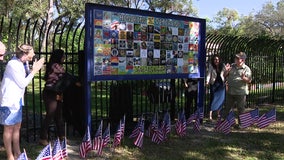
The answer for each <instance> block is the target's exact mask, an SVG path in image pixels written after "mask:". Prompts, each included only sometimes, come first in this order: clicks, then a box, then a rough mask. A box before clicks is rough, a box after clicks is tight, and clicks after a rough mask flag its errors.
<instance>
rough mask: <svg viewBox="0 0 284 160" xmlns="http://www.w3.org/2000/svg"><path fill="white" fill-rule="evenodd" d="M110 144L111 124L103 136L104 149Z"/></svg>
mask: <svg viewBox="0 0 284 160" xmlns="http://www.w3.org/2000/svg"><path fill="white" fill-rule="evenodd" d="M109 142H110V124H108V126H107V128H106V130H105V131H104V134H103V147H105V146H107V145H108V144H109Z"/></svg>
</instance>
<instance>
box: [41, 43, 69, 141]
mask: <svg viewBox="0 0 284 160" xmlns="http://www.w3.org/2000/svg"><path fill="white" fill-rule="evenodd" d="M64 61H65V53H64V51H63V50H61V49H56V50H54V52H53V53H52V54H51V56H50V59H49V62H48V63H47V64H46V70H45V76H44V80H45V86H44V89H43V101H44V105H45V110H46V116H45V119H44V121H43V125H42V127H41V130H40V140H39V144H41V145H44V146H46V145H47V144H48V129H49V125H50V124H51V123H52V121H53V120H54V121H55V126H56V135H57V137H59V138H60V140H62V139H63V138H64V136H65V135H64V121H63V113H62V108H63V90H62V89H60V84H59V83H64V82H62V79H63V77H64V75H65V69H64V67H63V62H64Z"/></svg>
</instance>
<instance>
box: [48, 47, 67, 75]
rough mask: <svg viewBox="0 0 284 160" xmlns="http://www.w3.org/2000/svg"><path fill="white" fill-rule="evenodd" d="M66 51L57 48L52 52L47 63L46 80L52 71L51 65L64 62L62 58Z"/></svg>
mask: <svg viewBox="0 0 284 160" xmlns="http://www.w3.org/2000/svg"><path fill="white" fill-rule="evenodd" d="M64 55H65V54H64V51H63V50H62V49H56V50H54V51H53V53H52V54H51V56H50V58H49V61H48V63H47V64H46V69H45V75H44V79H45V80H46V79H47V77H48V74H49V73H50V72H51V66H52V65H53V64H54V63H58V64H61V63H62V61H61V60H62V58H63V56H64Z"/></svg>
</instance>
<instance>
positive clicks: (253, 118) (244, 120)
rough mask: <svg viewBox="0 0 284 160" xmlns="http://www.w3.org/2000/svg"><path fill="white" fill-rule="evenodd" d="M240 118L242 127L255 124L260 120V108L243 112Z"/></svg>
mask: <svg viewBox="0 0 284 160" xmlns="http://www.w3.org/2000/svg"><path fill="white" fill-rule="evenodd" d="M239 118H240V122H241V126H242V128H247V127H249V126H251V125H253V124H254V123H256V122H257V120H258V108H256V109H254V110H252V111H249V112H246V113H243V114H241V115H240V116H239Z"/></svg>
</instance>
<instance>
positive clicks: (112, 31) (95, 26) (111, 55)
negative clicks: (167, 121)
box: [84, 3, 206, 123]
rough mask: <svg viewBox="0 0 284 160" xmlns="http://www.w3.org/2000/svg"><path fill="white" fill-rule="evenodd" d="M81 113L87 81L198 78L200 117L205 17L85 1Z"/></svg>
mask: <svg viewBox="0 0 284 160" xmlns="http://www.w3.org/2000/svg"><path fill="white" fill-rule="evenodd" d="M85 9H86V10H85V19H86V21H85V24H86V25H85V31H86V32H85V33H86V34H85V75H84V76H85V78H84V79H85V82H84V86H85V95H84V97H85V105H86V106H85V109H86V111H85V112H86V115H87V117H86V118H87V119H86V122H87V123H90V122H91V112H90V106H91V103H90V99H91V83H92V82H93V81H102V80H141V79H174V78H197V79H199V83H198V84H199V85H198V102H197V103H198V104H197V106H198V109H199V111H200V112H202V113H203V95H204V75H205V58H206V51H205V28H206V21H205V19H200V18H193V17H186V16H179V15H172V14H166V13H158V12H150V11H144V10H137V9H130V8H123V7H115V6H107V5H100V4H93V3H86V6H85Z"/></svg>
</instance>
